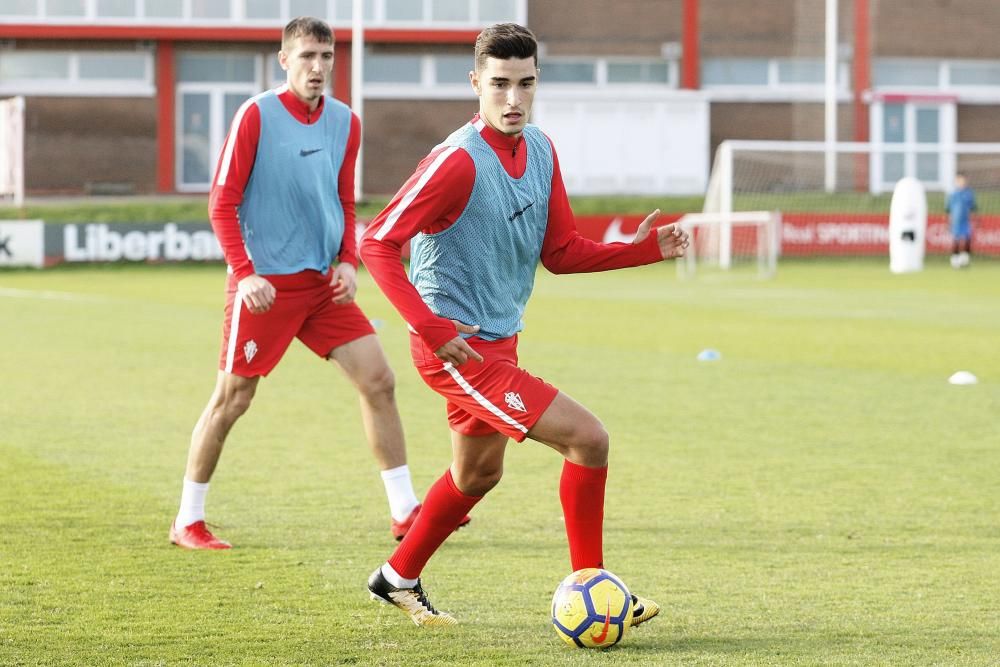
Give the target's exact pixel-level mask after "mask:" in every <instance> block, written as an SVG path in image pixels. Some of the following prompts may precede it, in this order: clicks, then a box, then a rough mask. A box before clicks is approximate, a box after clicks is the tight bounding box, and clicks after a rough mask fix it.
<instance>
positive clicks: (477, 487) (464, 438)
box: [451, 431, 507, 496]
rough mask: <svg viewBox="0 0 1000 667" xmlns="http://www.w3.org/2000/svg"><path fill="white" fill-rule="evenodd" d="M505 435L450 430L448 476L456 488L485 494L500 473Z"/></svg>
mask: <svg viewBox="0 0 1000 667" xmlns="http://www.w3.org/2000/svg"><path fill="white" fill-rule="evenodd" d="M506 451H507V436H505V435H504V434H503V433H493V434H491V435H484V436H472V435H462V434H461V433H455V432H454V431H452V432H451V452H452V457H453V458H452V462H451V477H452V479H454V480H455V486H457V487H458V490H459V491H461V492H462V493H464V494H465V495H467V496H484V495H486V493H487V492H488V491H489V490H490V489H492V488H493V487H495V486H496V485H497V484H498V483H499V482H500V478H501V477H503V457H504V453H505V452H506Z"/></svg>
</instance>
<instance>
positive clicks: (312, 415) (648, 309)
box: [0, 259, 1000, 666]
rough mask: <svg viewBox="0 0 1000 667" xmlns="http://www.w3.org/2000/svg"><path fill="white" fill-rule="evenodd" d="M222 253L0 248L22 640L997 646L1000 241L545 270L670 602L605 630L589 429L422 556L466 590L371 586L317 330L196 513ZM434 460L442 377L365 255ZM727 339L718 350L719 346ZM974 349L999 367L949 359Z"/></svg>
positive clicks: (333, 389) (698, 651)
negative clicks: (710, 358) (577, 561)
mask: <svg viewBox="0 0 1000 667" xmlns="http://www.w3.org/2000/svg"><path fill="white" fill-rule="evenodd" d="M223 281H224V271H223V270H222V269H221V268H220V267H218V266H212V267H204V266H183V267H171V266H139V267H89V268H88V267H67V268H61V269H55V270H47V271H42V272H35V271H5V272H0V377H2V398H0V478H2V479H3V483H2V485H0V664H2V665H69V664H78V665H105V664H108V665H126V664H127V665H175V664H201V665H307V664H308V665H321V664H358V665H406V666H412V665H570V664H572V665H579V664H584V665H625V664H629V665H633V664H634V665H669V664H701V665H771V664H780V665H789V664H790V665H988V664H997V661H998V659H1000V482H998V475H997V471H998V469H1000V437H998V436H1000V429H998V426H997V423H998V422H997V415H998V412H1000V354H998V352H997V344H998V341H1000V308H998V306H997V304H998V302H1000V301H998V300H1000V264H997V263H996V262H992V263H990V262H986V261H980V262H977V263H975V264H974V266H973V267H972V268H971V269H970V270H968V271H962V272H958V271H953V270H951V269H950V268H948V267H947V265H946V262H945V261H944V260H940V259H934V260H932V261H931V263H930V265H929V267H928V268H927V270H926V271H924V272H922V273H920V274H912V275H902V276H894V275H890V274H889V272H888V270H887V262H882V261H879V262H878V263H875V262H851V261H837V262H827V263H824V262H820V261H815V262H795V263H787V262H786V263H784V264H782V265H781V266H780V268H779V273H778V275H777V277H776V278H775V279H773V280H770V281H759V280H756V279H754V278H751V277H747V276H742V275H712V274H706V275H703V276H700V277H699V278H698V279H697V280H693V281H687V282H682V281H679V280H678V279H677V278H676V277H675V274H674V271H673V267H670V266H664V265H660V266H654V267H647V268H643V269H635V270H631V271H621V272H617V273H614V274H603V275H588V276H564V277H553V276H551V275H548V274H546V273H544V272H542V273H540V274H539V278H538V283H537V287H536V291H535V297H534V299H533V301H532V303H531V305H530V307H529V310H528V313H527V317H526V324H527V328H526V331H525V333H524V335H523V337H522V342H521V358H522V362H523V364H524V365H525V366H526V367H527V368H529V369H531V370H532V371H534V372H535V373H537V374H539V375H541V376H543V377H545V378H546V379H548V380H550V381H551V382H553V383H555V384H556V385H558V386H559V387H561V388H563V389H564V390H565V391H566V392H567V393H569V394H570V395H572V396H574V397H575V398H577V399H578V400H580V401H582V402H583V403H585V404H586V405H588V406H589V407H591V409H592V410H593V411H594V412H595V413H596V414H598V415H599V416H600V417H601V418H602V419H603V420H604V422H605V424H606V426H607V427H608V429H609V431H610V433H611V434H612V453H611V470H610V478H609V489H608V498H607V523H606V556H607V561H606V562H607V566H608V567H609V568H610V569H612V570H613V571H615V572H616V573H617V574H619V575H621V576H622V577H623V578H624V579H625V581H626V582H628V583H629V584H630V585H631V586H632V587H633V588H634V589H635V590H637V591H638V592H640V593H642V594H643V595H646V596H649V597H652V598H653V599H656V600H658V601H659V602H660V603H661V604H662V605H663V613H662V614H661V617H660V618H658V619H656V620H655V621H653V622H651V623H649V624H648V625H646V626H643V627H642V628H640V629H638V630H636V631H634V632H633V633H631V634H629V635H627V636H626V638H625V641H624V643H623V644H622V645H620V646H619V647H616V648H615V649H613V650H611V651H608V652H603V653H598V652H594V653H589V652H583V651H575V650H572V649H569V648H568V647H566V646H565V645H564V644H563V643H562V642H561V641H560V640H559V639H558V638H557V637H556V636H555V633H554V632H553V630H552V628H551V627H550V626H549V623H548V604H549V600H550V596H551V594H552V591H553V590H554V588H555V586H556V585H557V583H558V582H559V580H560V579H562V577H563V576H564V575H566V574H567V573H568V569H569V564H568V555H567V550H566V546H565V538H564V536H563V528H562V522H561V514H560V508H559V503H558V497H557V479H558V474H559V470H560V465H561V464H560V461H559V458H558V456H557V455H556V454H554V453H553V452H552V451H551V450H548V449H547V448H545V447H543V446H541V445H537V444H532V443H526V444H524V445H516V446H515V445H512V446H511V447H510V449H509V454H508V457H507V471H506V476H505V478H504V480H503V482H502V483H501V484H500V486H499V487H498V488H497V489H496V490H495V491H494V492H493V493H491V494H490V497H489V498H487V499H486V500H485V501H484V502H483V503H481V504H480V505H479V506H478V507H477V508H476V509H475V510H474V512H473V516H474V520H473V523H472V525H471V526H470V527H469V528H468V529H466V530H463V531H462V532H460V533H458V534H456V535H454V536H453V537H452V538H451V539H450V540H449V541H448V542H447V543H446V544H445V546H444V547H443V548H442V549H441V551H439V552H438V554H437V555H436V557H435V558H434V559H433V560H432V561H431V563H430V565H429V567H428V568H427V570H426V571H425V577H424V580H425V584H426V585H427V588H428V590H429V592H430V594H431V599H432V600H433V601H434V603H435V604H436V605H438V606H439V607H441V608H443V609H446V610H449V611H451V612H452V613H454V614H455V615H456V616H457V617H458V618H459V619H460V620H461V622H462V624H461V625H460V626H458V627H456V628H452V629H448V630H446V631H428V630H426V629H421V628H417V627H415V626H413V625H412V624H411V623H410V622H409V621H408V620H406V619H405V618H404V617H403V615H402V614H400V613H399V612H397V611H396V610H394V609H391V608H386V607H382V606H380V605H378V604H376V603H373V602H370V601H369V600H368V599H367V593H366V590H365V580H366V578H367V576H368V574H369V573H370V572H371V570H372V569H373V568H374V567H375V566H376V565H378V564H379V563H381V562H382V561H383V560H384V559H385V558H386V557H387V556H388V555H389V553H390V552H391V550H392V548H393V546H394V544H395V543H394V542H392V541H391V538H390V536H389V532H388V510H387V506H386V503H385V499H384V495H383V491H382V483H381V480H380V479H379V476H378V474H377V470H376V468H375V466H374V462H373V460H372V459H371V457H370V455H369V454H368V452H367V449H366V446H365V444H364V438H363V435H362V430H361V424H360V418H359V415H358V411H357V406H356V397H355V395H354V394H353V392H352V390H351V389H350V388H349V387H348V385H347V383H346V381H345V380H344V379H343V378H342V377H340V376H339V374H338V372H337V371H336V370H335V369H332V368H330V367H329V365H328V364H325V363H322V362H320V361H317V360H316V359H315V358H314V357H312V356H310V354H308V353H307V352H306V351H305V349H304V348H303V347H302V346H301V345H298V344H296V345H295V346H294V347H293V348H292V350H291V351H290V353H289V355H288V356H287V357H286V359H285V361H284V362H283V364H282V365H281V366H279V367H278V369H277V370H276V371H275V372H274V373H273V374H272V375H271V377H269V378H267V379H266V380H265V381H264V382H262V383H261V386H260V390H259V392H258V397H257V401H256V403H255V404H254V406H253V407H252V408H251V411H250V412H249V413H248V414H247V416H246V417H245V418H244V419H243V420H242V421H241V422H240V423H239V424H238V425H237V426H236V428H235V429H234V432H233V433H232V435H231V437H230V440H229V443H228V445H227V449H226V452H225V454H224V455H223V459H222V463H221V465H220V468H219V471H218V473H217V475H216V477H215V479H214V481H213V485H212V492H211V494H210V496H209V502H208V512H209V520H210V522H213V523H215V524H217V525H218V533H219V534H220V535H222V536H223V537H225V538H228V539H229V540H231V541H232V542H234V543H235V544H236V545H237V548H235V549H234V550H232V551H231V552H226V553H196V552H187V551H182V550H180V549H177V548H175V547H172V546H170V545H169V544H168V542H167V529H168V527H169V524H170V521H171V519H172V517H173V514H174V513H175V511H176V504H177V501H178V498H179V493H180V486H181V477H182V475H183V468H184V461H185V456H186V452H187V446H188V442H187V441H188V437H189V434H190V431H191V428H192V426H193V424H194V421H195V419H196V418H197V416H198V414H199V412H200V411H201V409H202V407H203V404H204V402H205V400H206V399H207V397H208V395H209V393H210V391H211V388H212V384H213V382H214V376H215V367H216V366H215V364H216V359H217V355H218V341H219V336H220V327H221V315H222V312H221V311H222V287H223ZM359 300H360V301H361V303H362V305H363V306H364V307H365V308H366V310H367V312H368V313H369V315H370V317H372V318H373V319H377V320H379V321H380V322H381V326H380V329H379V332H380V335H381V337H382V341H383V344H384V346H385V347H386V349H387V351H388V354H389V356H390V360H391V362H392V364H393V366H394V368H395V369H396V371H397V384H398V397H399V403H400V409H401V412H402V417H403V422H404V424H405V426H406V430H407V435H408V439H409V451H410V466H411V469H412V471H413V474H414V480H415V483H416V485H417V486H418V492H420V493H422V492H423V490H424V489H426V488H427V486H428V485H429V484H430V483H431V482H432V481H433V480H434V479H436V478H437V477H438V476H439V475H440V474H441V473H442V472H443V470H444V468H445V467H446V466H447V464H448V461H449V459H450V447H449V445H448V435H447V429H446V425H445V421H444V408H443V405H442V402H441V400H439V399H438V397H437V396H436V395H435V394H433V393H432V392H431V391H430V390H429V389H427V388H426V387H425V386H424V385H423V384H422V382H421V381H420V380H419V378H418V377H417V375H416V373H415V371H414V370H413V369H412V367H411V366H410V364H409V360H408V355H407V353H406V333H405V327H404V326H403V324H402V323H401V322H400V320H399V318H398V317H397V315H396V314H395V312H394V311H392V310H391V308H390V307H389V305H388V304H387V302H386V301H385V300H384V299H383V298H382V297H381V295H380V294H379V293H378V292H377V290H375V288H374V286H373V284H372V283H371V281H370V279H369V278H368V277H367V275H365V274H362V286H361V293H360V299H359ZM708 347H712V348H716V349H718V350H720V351H721V352H722V355H723V358H722V360H721V361H718V362H711V363H702V362H698V361H696V359H695V357H696V355H697V353H698V352H699V350H701V349H703V348H708ZM959 369H966V370H970V371H972V372H974V373H976V374H977V375H978V376H979V378H980V383H979V384H978V385H976V386H951V385H949V384H948V382H947V378H948V377H949V375H951V373H953V372H954V371H956V370H959Z"/></svg>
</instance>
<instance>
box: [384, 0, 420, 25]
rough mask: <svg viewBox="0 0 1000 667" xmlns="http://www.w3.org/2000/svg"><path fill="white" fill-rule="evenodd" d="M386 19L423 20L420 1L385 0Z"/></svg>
mask: <svg viewBox="0 0 1000 667" xmlns="http://www.w3.org/2000/svg"><path fill="white" fill-rule="evenodd" d="M385 20H386V21H409V22H412V21H423V20H424V8H423V6H422V3H420V2H414V1H413V0H385Z"/></svg>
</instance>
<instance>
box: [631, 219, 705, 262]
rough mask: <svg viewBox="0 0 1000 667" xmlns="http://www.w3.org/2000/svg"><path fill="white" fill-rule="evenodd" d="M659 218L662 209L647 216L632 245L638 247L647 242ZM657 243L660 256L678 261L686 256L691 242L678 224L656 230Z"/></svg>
mask: <svg viewBox="0 0 1000 667" xmlns="http://www.w3.org/2000/svg"><path fill="white" fill-rule="evenodd" d="M659 217H660V209H656V210H655V211H653V212H652V213H650V214H649V215H647V216H646V219H645V220H643V221H642V223H641V224H640V225H639V229H638V230H636V232H635V239H634V240H633V241H632V243H634V244H636V245H638V244H640V243H642V242H643V241H645V240H646V237H647V236H649V234H650V229H651V228H652V226H653V222H654V221H655V220H656V219H657V218H659ZM656 242H657V244H659V246H660V254H661V255H663V259H676V258H678V257H683V256H684V251H685V250H687V247H688V245H689V244H690V242H691V241H690V239H689V238H688V233H687V232H685V231H684V230H683V229H681V228H680V227H678V226H677V225H676V224H672V225H665V226H663V227H657V228H656Z"/></svg>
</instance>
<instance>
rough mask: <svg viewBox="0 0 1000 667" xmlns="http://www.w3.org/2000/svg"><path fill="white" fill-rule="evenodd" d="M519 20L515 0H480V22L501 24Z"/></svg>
mask: <svg viewBox="0 0 1000 667" xmlns="http://www.w3.org/2000/svg"><path fill="white" fill-rule="evenodd" d="M516 20H517V5H516V3H515V2H514V0H479V21H480V22H481V23H500V22H503V21H516Z"/></svg>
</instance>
